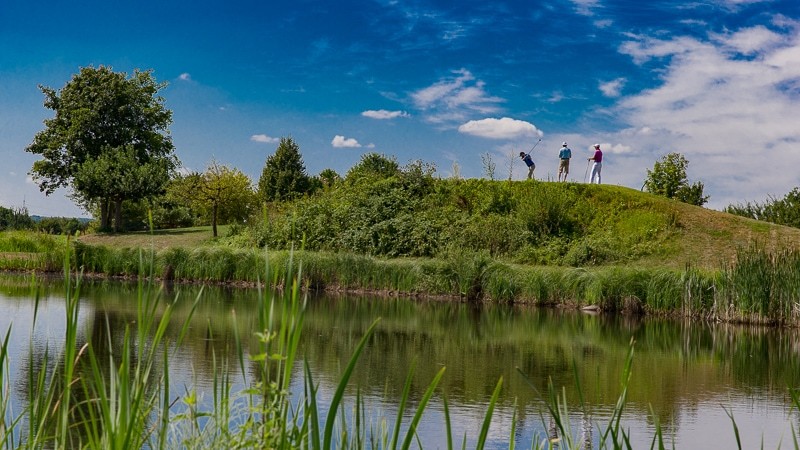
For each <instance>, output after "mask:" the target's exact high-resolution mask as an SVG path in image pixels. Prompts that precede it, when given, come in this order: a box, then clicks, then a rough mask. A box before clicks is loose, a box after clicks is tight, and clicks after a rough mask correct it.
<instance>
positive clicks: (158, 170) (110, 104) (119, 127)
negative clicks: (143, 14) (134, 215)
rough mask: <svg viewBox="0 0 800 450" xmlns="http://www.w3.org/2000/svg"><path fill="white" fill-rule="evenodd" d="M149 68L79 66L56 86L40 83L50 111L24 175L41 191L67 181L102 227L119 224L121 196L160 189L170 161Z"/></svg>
mask: <svg viewBox="0 0 800 450" xmlns="http://www.w3.org/2000/svg"><path fill="white" fill-rule="evenodd" d="M165 86H166V84H165V83H157V82H156V81H155V79H154V78H153V76H152V71H139V70H136V71H135V72H134V73H133V75H132V76H130V77H128V75H127V74H126V73H124V72H114V71H113V70H112V69H111V68H110V67H104V66H100V67H98V68H94V67H84V68H82V69H81V70H80V72H79V73H77V74H75V75H74V76H73V77H72V79H71V80H70V81H69V82H67V83H66V85H65V86H64V87H63V88H61V89H60V90H58V91H56V90H54V89H52V88H49V87H46V86H41V85H40V86H39V88H40V89H41V91H42V92H43V93H44V95H45V101H44V106H45V107H46V108H48V109H51V110H53V111H54V112H55V117H53V118H50V119H46V120H45V121H44V125H45V129H44V130H42V131H40V132H38V133H37V134H36V135H35V136H34V138H33V142H32V143H31V144H30V145H29V146H28V147H27V148H26V149H25V151H27V152H30V153H33V154H36V155H41V156H42V159H40V160H38V161H36V162H34V163H33V168H32V170H31V175H32V176H33V179H34V181H35V182H36V183H37V184H38V185H39V189H40V190H41V191H42V192H44V193H45V194H47V195H49V194H52V193H53V192H54V191H55V190H56V189H58V188H62V187H69V188H71V190H72V195H73V198H74V199H75V200H76V201H78V202H79V203H81V204H82V205H84V206H85V207H87V208H89V207H92V206H98V205H99V210H100V216H101V217H100V219H101V220H100V221H101V228H108V227H109V224H110V217H111V214H112V212H113V213H114V217H115V220H114V228H115V229H117V228H120V229H121V225H122V224H121V223H120V222H121V220H122V219H121V218H122V211H121V210H122V202H123V201H124V200H140V199H143V198H149V197H151V196H153V195H156V194H158V193H160V192H163V190H164V188H165V186H166V184H167V182H168V181H169V177H170V173H171V172H172V171H173V170H174V168H175V166H176V164H177V160H176V158H175V156H174V154H173V151H174V147H173V144H172V139H171V137H170V136H169V130H168V127H169V125H170V124H171V123H172V112H171V111H170V110H168V109H166V107H165V106H164V99H163V98H162V97H161V96H159V95H158V92H159V91H160V90H161V89H163V88H164V87H165Z"/></svg>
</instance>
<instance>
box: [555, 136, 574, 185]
mask: <svg viewBox="0 0 800 450" xmlns="http://www.w3.org/2000/svg"><path fill="white" fill-rule="evenodd" d="M570 158H572V150H570V149H569V147H567V143H566V142H564V143H563V144H561V151H560V152H558V159H559V160H560V161H559V163H558V181H567V175H568V174H569V159H570ZM562 173H563V174H564V179H563V180H562V179H561V174H562Z"/></svg>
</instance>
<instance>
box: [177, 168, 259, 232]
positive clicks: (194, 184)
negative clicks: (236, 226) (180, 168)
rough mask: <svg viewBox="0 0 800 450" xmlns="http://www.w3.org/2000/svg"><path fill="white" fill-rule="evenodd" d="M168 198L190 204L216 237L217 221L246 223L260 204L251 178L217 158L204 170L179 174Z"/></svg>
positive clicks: (194, 212) (195, 213)
mask: <svg viewBox="0 0 800 450" xmlns="http://www.w3.org/2000/svg"><path fill="white" fill-rule="evenodd" d="M167 197H168V198H169V199H182V200H183V203H184V204H189V205H190V206H191V210H192V212H193V214H194V215H195V216H196V217H199V219H200V220H201V222H205V223H211V227H212V230H213V236H214V237H217V224H218V223H222V224H225V223H231V222H243V221H245V220H246V219H247V218H249V217H250V216H251V215H252V214H253V212H254V211H255V210H256V205H257V203H258V201H257V197H256V193H255V192H254V191H253V183H252V182H251V181H250V177H248V176H247V175H246V174H244V173H243V172H241V171H240V170H239V169H233V168H230V167H228V166H226V165H224V164H219V163H217V162H216V161H214V160H212V161H211V162H210V163H209V165H208V167H207V168H206V171H205V172H203V173H198V172H195V173H191V174H189V175H185V176H178V177H176V178H175V179H174V180H173V181H172V183H171V184H170V186H169V190H168V196H167Z"/></svg>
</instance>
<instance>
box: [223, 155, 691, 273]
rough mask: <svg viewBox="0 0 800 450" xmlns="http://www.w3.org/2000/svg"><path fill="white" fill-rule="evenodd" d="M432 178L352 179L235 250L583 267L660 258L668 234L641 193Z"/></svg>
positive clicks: (292, 207)
mask: <svg viewBox="0 0 800 450" xmlns="http://www.w3.org/2000/svg"><path fill="white" fill-rule="evenodd" d="M370 160H371V159H370ZM356 173H362V174H363V173H373V172H368V171H366V170H363V171H362V170H361V169H359V170H358V171H357V172H356ZM434 173H435V168H433V167H431V166H426V165H425V164H424V163H421V162H418V161H417V162H412V163H411V164H409V165H407V166H405V167H403V168H402V169H399V172H398V173H397V174H396V175H393V176H388V177H386V176H374V173H373V175H370V176H367V175H358V176H357V177H356V175H353V177H356V178H350V180H351V181H352V180H355V179H357V180H358V181H357V182H356V181H352V182H345V183H338V184H334V185H333V186H332V187H330V188H328V189H325V190H324V191H321V192H318V193H317V194H316V195H314V196H309V197H306V198H303V199H298V200H296V201H294V202H291V203H286V204H283V205H280V206H278V207H272V208H270V209H269V210H268V211H267V214H266V215H264V216H263V217H262V218H261V219H260V220H258V221H257V222H256V223H253V224H252V226H251V227H249V228H247V229H244V230H242V235H241V236H239V237H237V238H236V239H235V241H236V242H237V243H238V245H248V246H250V245H256V246H266V247H267V248H270V249H289V248H290V247H292V246H294V247H295V248H298V247H300V246H301V245H302V247H303V248H305V249H307V250H324V251H344V252H355V253H361V254H366V255H377V256H390V257H396V256H427V257H433V256H437V255H439V254H440V253H441V252H442V251H444V250H445V249H446V248H447V247H448V246H451V245H452V246H456V247H460V248H464V249H469V250H472V251H486V252H488V254H489V255H490V256H492V257H494V258H509V259H513V260H515V261H518V262H525V263H534V264H560V265H587V264H603V263H609V262H614V261H624V260H627V259H630V258H635V257H638V256H643V255H648V254H652V253H653V252H656V251H659V249H660V248H661V245H662V244H663V242H664V241H665V240H666V239H667V238H668V237H669V236H670V235H671V233H673V232H674V229H675V226H676V225H675V223H674V220H672V219H671V217H672V216H671V213H670V212H669V211H664V210H658V209H652V208H650V207H649V203H648V201H647V200H645V199H644V196H640V194H636V195H637V196H640V197H637V198H639V199H638V200H632V198H631V196H630V194H626V195H624V196H617V195H614V192H616V191H615V190H613V189H610V188H609V189H587V187H586V186H583V185H577V184H572V183H562V184H556V183H522V182H506V181H495V182H493V181H489V180H484V179H469V180H457V179H446V180H442V179H438V178H435V177H434V176H433V175H434ZM637 202H640V203H637ZM640 211H641V212H640ZM233 240H234V239H230V240H229V241H233Z"/></svg>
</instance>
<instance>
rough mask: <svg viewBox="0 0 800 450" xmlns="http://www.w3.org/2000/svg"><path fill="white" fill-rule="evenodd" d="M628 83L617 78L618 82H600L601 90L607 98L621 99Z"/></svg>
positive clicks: (623, 79)
mask: <svg viewBox="0 0 800 450" xmlns="http://www.w3.org/2000/svg"><path fill="white" fill-rule="evenodd" d="M626 81H627V80H626V79H625V78H617V79H616V80H611V81H606V82H600V85H599V88H600V91H601V92H602V93H603V95H605V96H606V97H619V96H620V94H621V93H622V88H623V87H624V86H625V82H626Z"/></svg>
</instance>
